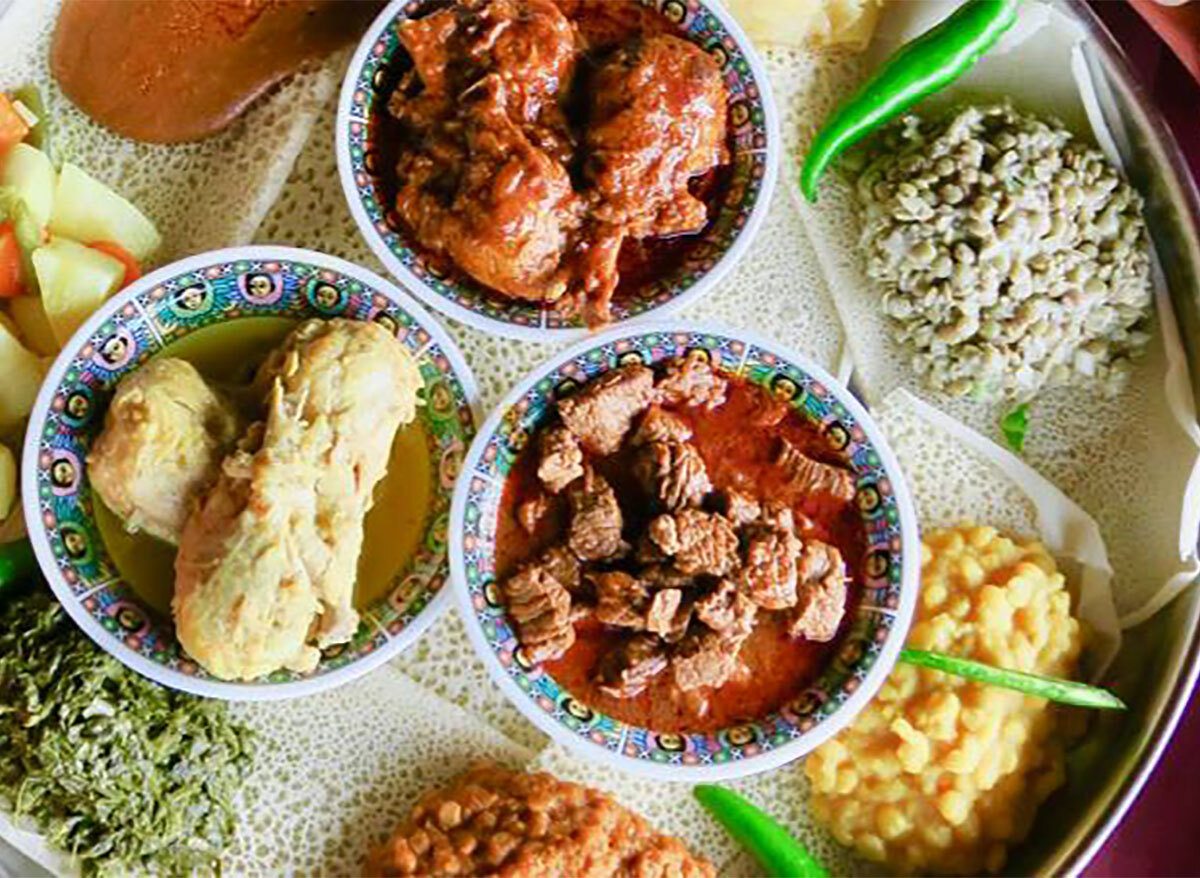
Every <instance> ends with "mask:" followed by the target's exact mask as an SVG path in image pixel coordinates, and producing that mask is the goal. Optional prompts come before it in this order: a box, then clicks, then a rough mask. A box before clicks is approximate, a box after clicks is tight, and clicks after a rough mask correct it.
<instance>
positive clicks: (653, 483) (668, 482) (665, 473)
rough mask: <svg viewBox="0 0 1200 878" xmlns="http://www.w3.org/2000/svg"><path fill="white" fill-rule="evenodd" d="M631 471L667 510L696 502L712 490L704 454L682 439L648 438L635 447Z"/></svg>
mask: <svg viewBox="0 0 1200 878" xmlns="http://www.w3.org/2000/svg"><path fill="white" fill-rule="evenodd" d="M633 472H634V475H635V476H636V477H637V479H638V481H640V482H641V483H642V485H644V486H645V488H646V490H647V492H648V493H649V494H650V495H651V496H653V497H656V498H657V499H658V500H659V501H660V502H661V503H662V505H663V507H664V508H666V509H669V510H671V511H675V510H678V509H684V508H686V507H688V506H699V505H700V504H701V502H703V500H704V496H705V495H706V494H707V493H708V492H709V491H711V490H712V483H711V482H710V481H709V480H708V468H707V467H706V466H705V465H704V458H702V457H701V456H700V452H699V451H697V450H696V447H695V446H694V445H690V444H688V443H686V442H674V441H670V440H668V441H665V442H651V443H649V444H648V445H643V446H642V447H641V448H639V449H638V453H637V458H636V459H635V460H634V465H633Z"/></svg>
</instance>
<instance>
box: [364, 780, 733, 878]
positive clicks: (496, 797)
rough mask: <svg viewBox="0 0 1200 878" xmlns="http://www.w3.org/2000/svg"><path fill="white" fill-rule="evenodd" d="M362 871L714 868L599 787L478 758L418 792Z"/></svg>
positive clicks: (688, 871) (585, 876)
mask: <svg viewBox="0 0 1200 878" xmlns="http://www.w3.org/2000/svg"><path fill="white" fill-rule="evenodd" d="M364 871H365V873H366V874H367V875H380V876H396V875H422V876H442V875H506V876H518V875H523V876H547V878H549V876H554V875H570V876H572V878H610V876H618V875H638V876H641V878H658V876H662V878H666V876H672V878H715V875H716V870H715V869H714V868H713V866H712V864H711V863H709V862H708V861H707V860H703V859H700V858H699V857H695V856H693V855H692V854H690V853H689V852H688V850H687V849H686V848H685V847H684V846H683V843H682V842H680V841H679V840H678V839H674V838H670V837H668V836H665V835H660V834H659V833H657V832H655V831H654V830H653V829H652V828H651V827H650V825H649V824H648V823H646V821H645V820H643V819H642V818H641V817H638V816H637V815H636V814H633V813H631V812H629V811H627V810H625V809H624V808H622V807H621V806H620V805H618V804H617V803H616V802H614V801H613V800H612V799H611V798H610V797H608V796H606V795H604V794H603V793H600V792H597V791H596V790H592V789H588V788H587V787H582V786H579V785H578V784H573V783H568V782H566V781H561V780H558V779H557V778H555V777H553V776H552V775H549V774H525V773H523V772H519V771H509V770H508V769H505V768H501V767H499V766H495V765H490V764H483V765H479V766H476V767H475V768H472V769H470V770H469V771H467V772H466V773H465V774H462V775H460V776H459V777H458V778H456V779H455V780H454V781H452V782H451V783H450V784H449V785H448V786H447V787H445V788H443V789H438V790H433V791H431V792H429V793H427V794H425V795H424V796H423V797H422V798H421V801H420V802H418V803H417V805H416V806H415V807H414V808H413V809H412V812H411V813H410V815H409V818H408V820H406V821H405V822H404V823H403V824H402V825H401V826H400V827H399V828H398V829H397V830H396V832H395V833H394V834H393V835H392V837H391V839H390V840H388V841H387V842H385V843H384V844H383V845H382V846H381V847H379V848H378V849H376V850H375V851H373V852H372V854H371V856H370V858H369V859H368V860H367V864H366V867H365V869H364Z"/></svg>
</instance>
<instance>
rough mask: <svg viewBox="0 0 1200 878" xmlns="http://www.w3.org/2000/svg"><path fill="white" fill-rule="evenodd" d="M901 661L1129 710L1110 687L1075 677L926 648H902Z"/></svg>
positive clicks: (1059, 697) (1082, 703)
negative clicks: (1007, 666) (1033, 671)
mask: <svg viewBox="0 0 1200 878" xmlns="http://www.w3.org/2000/svg"><path fill="white" fill-rule="evenodd" d="M900 661H902V662H905V663H906V664H910V665H918V666H919V667H922V668H932V669H933V670H935V671H942V672H944V673H947V674H953V675H954V676H956V677H963V678H965V679H967V680H974V681H975V682H977V683H987V684H988V685H990V686H1000V687H1002V688H1004V689H1015V690H1016V691H1017V692H1024V693H1025V694H1026V695H1036V696H1037V697H1038V698H1045V699H1046V700H1048V701H1058V702H1061V703H1062V704H1074V705H1076V706H1078V707H1095V708H1099V709H1101V710H1125V702H1124V701H1122V700H1121V699H1120V698H1118V697H1117V696H1115V695H1113V694H1112V693H1111V692H1109V691H1108V690H1107V689H1100V688H1098V687H1096V686H1088V685H1087V684H1085V683H1076V682H1074V681H1072V680H1062V679H1059V678H1058V677H1043V676H1041V675H1040V674H1027V673H1025V672H1024V671H1010V670H1006V669H1005V668H997V667H993V666H992V665H985V664H983V663H981V662H974V661H971V660H970V659H963V658H955V657H954V656H950V655H943V654H942V653H940V652H926V651H925V650H923V649H902V650H901V651H900Z"/></svg>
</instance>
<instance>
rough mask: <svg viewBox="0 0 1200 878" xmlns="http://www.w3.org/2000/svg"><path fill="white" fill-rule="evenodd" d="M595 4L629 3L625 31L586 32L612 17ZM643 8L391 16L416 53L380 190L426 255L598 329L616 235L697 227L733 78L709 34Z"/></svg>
mask: <svg viewBox="0 0 1200 878" xmlns="http://www.w3.org/2000/svg"><path fill="white" fill-rule="evenodd" d="M600 6H604V7H624V11H625V12H626V13H627V14H626V15H625V18H627V19H628V20H629V24H628V25H627V26H626V27H625V28H624V33H617V34H613V35H611V36H610V37H608V38H607V39H603V40H600V39H598V38H597V37H598V34H597V33H595V32H593V33H592V34H591V36H590V37H587V36H585V35H584V34H583V33H582V31H581V25H580V22H579V19H580V18H586V17H587V16H588V15H595V14H601V15H609V13H610V11H611V10H604V11H602V12H600V11H597V10H595V9H594V7H600ZM564 10H565V12H564ZM641 13H642V10H641V8H640V6H639V4H638V3H636V2H635V0H593V2H589V3H582V4H580V3H571V4H566V5H564V4H560V3H557V2H555V0H460V2H457V3H454V4H453V5H450V6H448V7H447V8H442V9H437V10H435V11H433V12H432V13H430V14H427V15H424V16H423V17H418V18H415V19H410V20H405V21H404V22H403V23H402V24H401V25H400V27H399V37H400V42H401V43H402V44H403V46H404V48H405V49H406V50H407V55H408V60H409V61H410V62H411V66H410V67H408V69H406V70H404V72H402V73H401V74H400V76H399V77H398V81H396V83H395V86H394V90H393V91H392V92H391V94H390V97H389V98H388V100H387V102H386V106H387V110H386V116H384V117H382V118H377V120H374V121H373V125H372V132H373V135H372V136H373V138H374V139H375V141H376V142H375V143H374V144H373V145H372V149H371V154H372V155H375V156H387V157H388V158H389V161H385V162H384V164H390V165H391V167H384V168H379V169H376V172H382V173H383V174H384V180H383V185H382V186H381V187H380V188H381V190H382V191H384V192H386V193H388V197H389V198H394V204H395V208H396V211H395V218H396V219H398V220H399V222H400V223H401V224H402V225H403V226H404V227H405V230H406V231H407V232H408V233H410V235H411V237H412V239H414V240H415V243H416V244H417V245H418V246H419V247H420V248H421V249H422V250H424V251H426V252H427V253H428V254H429V255H430V256H431V257H432V259H433V261H434V263H435V264H437V265H439V266H444V267H446V268H447V269H448V270H449V269H457V270H458V271H460V272H462V273H463V274H465V275H467V276H468V277H470V278H473V279H474V280H475V281H477V282H479V283H481V284H483V285H484V286H485V287H486V288H488V289H489V290H490V291H493V292H495V293H498V294H500V295H502V296H506V297H509V298H515V299H523V300H527V301H532V302H536V303H539V304H540V305H542V306H544V307H548V308H556V309H558V310H560V311H562V312H564V313H568V314H570V313H576V312H580V311H582V312H583V313H584V314H585V315H586V317H587V319H588V322H589V324H591V325H597V324H602V323H605V322H607V321H608V320H609V319H610V313H609V312H610V302H611V299H612V296H613V294H614V292H615V291H616V289H617V286H618V284H619V282H620V280H621V272H622V271H624V270H626V263H624V262H622V260H621V255H622V252H623V249H624V245H625V242H626V241H632V242H640V241H642V240H643V239H648V238H660V239H665V238H667V237H670V238H672V239H678V238H680V237H682V236H695V238H696V240H699V238H698V236H699V233H701V232H703V231H704V229H705V228H706V227H707V226H708V224H709V221H710V216H709V207H708V204H709V203H715V202H716V200H717V197H718V194H719V193H718V191H717V189H716V187H715V186H714V185H706V186H705V187H704V188H699V189H697V191H698V192H699V193H700V195H701V196H703V198H704V199H705V200H701V198H700V197H697V195H696V194H693V191H692V186H691V184H692V181H693V180H694V179H695V178H697V177H705V178H706V179H707V178H709V177H711V176H712V174H713V172H714V170H715V169H716V168H717V167H718V166H721V165H728V163H729V159H730V152H729V148H728V146H727V140H728V130H727V124H726V117H727V115H728V109H727V104H728V94H727V89H726V86H725V83H724V81H723V79H722V76H721V71H720V69H719V67H718V65H717V62H716V61H715V60H714V58H713V57H712V56H711V55H710V54H709V53H708V52H707V51H705V49H704V48H702V47H700V46H698V45H695V44H693V43H690V42H688V41H687V40H685V39H683V38H682V37H678V36H673V35H670V34H667V33H660V32H659V31H660V30H661V31H665V30H667V29H669V25H668V23H667V22H666V21H665V19H659V18H658V17H657V16H651V17H649V18H646V17H644V16H642V15H641ZM612 17H613V19H614V21H615V20H616V19H617V18H620V17H621V16H620V15H616V16H612ZM649 20H655V21H658V25H657V26H656V27H654V28H653V31H654V32H645V27H644V26H643V24H644V23H645V22H648V21H649ZM396 66H397V67H398V68H401V69H402V68H403V66H404V62H403V61H401V62H399V63H398V64H397V65H396ZM585 69H586V70H587V71H590V74H584V73H583V71H584V70H585ZM393 157H394V158H393ZM393 174H394V178H393V177H392V176H388V175H393ZM393 192H394V196H393V195H392V193H393ZM389 221H391V218H389ZM678 244H679V242H678V240H673V241H672V243H670V244H666V246H670V247H675V246H678ZM635 246H637V245H636V244H635ZM683 252H685V251H682V250H681V251H680V253H681V254H682V253H683ZM447 262H449V263H450V265H449V266H446V265H445V263H447ZM677 262H678V260H676V262H674V263H671V264H668V265H665V266H664V267H663V269H661V270H660V272H659V273H660V274H665V273H666V271H669V270H671V269H672V268H673V267H674V265H675V264H677ZM636 274H637V272H636V269H635V275H636ZM653 280H655V277H654V276H653V274H650V275H649V276H648V277H646V278H640V279H639V280H638V282H639V283H641V284H645V283H646V282H652V281H653Z"/></svg>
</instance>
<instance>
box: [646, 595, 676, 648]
mask: <svg viewBox="0 0 1200 878" xmlns="http://www.w3.org/2000/svg"><path fill="white" fill-rule="evenodd" d="M682 601H683V592H682V591H680V590H679V589H677V588H664V589H660V590H659V591H656V592H655V593H654V597H653V598H651V599H650V607H649V609H647V610H646V630H647V631H649V632H651V633H652V634H657V635H658V636H659V637H662V638H664V639H666V638H667V637H669V636H670V634H671V632H672V631H673V630H674V629H675V625H676V615H677V614H678V612H679V607H680V603H681V602H682Z"/></svg>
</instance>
